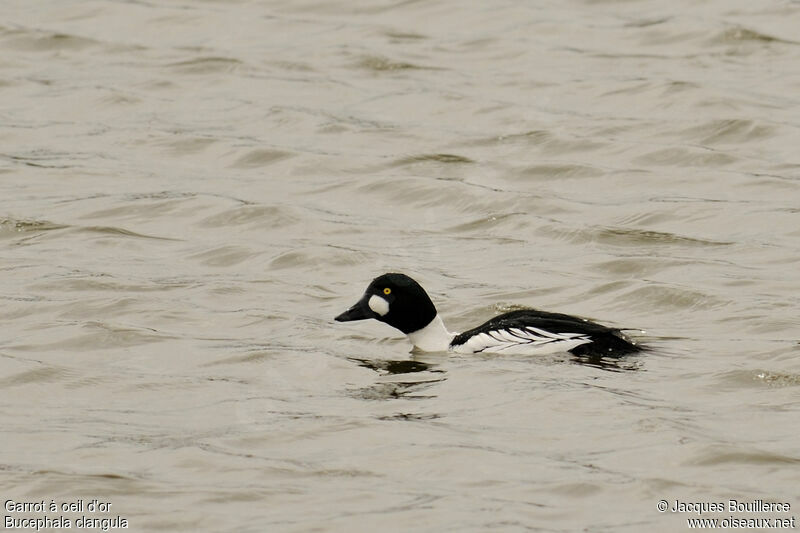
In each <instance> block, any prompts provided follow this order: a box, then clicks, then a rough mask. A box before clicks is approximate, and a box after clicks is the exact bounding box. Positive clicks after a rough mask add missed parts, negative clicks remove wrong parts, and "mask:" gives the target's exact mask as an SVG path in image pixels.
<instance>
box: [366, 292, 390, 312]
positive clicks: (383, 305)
mask: <svg viewBox="0 0 800 533" xmlns="http://www.w3.org/2000/svg"><path fill="white" fill-rule="evenodd" d="M367 305H369V308H370V309H372V310H373V311H374V312H376V313H378V314H379V315H381V316H384V315H385V314H386V313H388V312H389V302H387V301H386V300H384V299H383V298H381V297H380V296H378V295H377V294H373V295H372V296H370V297H369V301H368V302H367Z"/></svg>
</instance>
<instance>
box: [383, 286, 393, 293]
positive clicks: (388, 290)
mask: <svg viewBox="0 0 800 533" xmlns="http://www.w3.org/2000/svg"><path fill="white" fill-rule="evenodd" d="M383 294H392V289H390V288H389V287H386V288H385V289H383Z"/></svg>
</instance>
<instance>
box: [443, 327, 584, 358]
mask: <svg viewBox="0 0 800 533" xmlns="http://www.w3.org/2000/svg"><path fill="white" fill-rule="evenodd" d="M588 342H592V339H591V338H590V337H589V336H588V335H586V334H585V333H551V332H549V331H545V330H543V329H539V328H533V327H525V328H510V329H496V330H491V331H487V332H484V333H479V334H477V335H473V336H472V337H470V338H469V340H468V341H467V342H465V343H464V344H459V345H457V346H453V348H452V349H453V351H454V352H456V353H476V352H483V353H506V354H518V355H535V354H548V353H559V352H566V351H568V350H571V349H573V348H575V347H576V346H580V345H581V344H586V343H588Z"/></svg>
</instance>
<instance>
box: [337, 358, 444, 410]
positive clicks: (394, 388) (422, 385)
mask: <svg viewBox="0 0 800 533" xmlns="http://www.w3.org/2000/svg"><path fill="white" fill-rule="evenodd" d="M347 360H348V361H352V362H354V363H356V364H357V365H358V366H361V367H363V368H368V369H370V370H374V371H375V372H377V373H378V375H379V377H378V378H377V380H376V383H375V384H374V385H370V386H368V387H362V388H360V389H357V390H353V391H351V394H352V395H353V396H355V397H359V398H363V399H366V400H388V399H393V398H405V399H414V400H420V399H430V398H435V395H433V394H432V393H431V390H430V389H431V388H432V387H433V386H434V385H435V384H436V383H438V382H441V381H444V380H446V379H447V377H446V376H445V374H446V371H445V370H443V369H441V368H437V367H438V366H439V365H438V364H433V363H426V362H423V361H418V360H411V359H403V360H386V359H363V358H357V357H348V358H347ZM423 393H425V394H423ZM404 416H405V415H404ZM408 416H409V417H411V415H408ZM436 417H437V416H433V415H425V417H424V418H436Z"/></svg>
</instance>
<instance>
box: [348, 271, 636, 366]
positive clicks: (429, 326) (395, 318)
mask: <svg viewBox="0 0 800 533" xmlns="http://www.w3.org/2000/svg"><path fill="white" fill-rule="evenodd" d="M367 318H374V319H376V320H380V321H381V322H386V323H387V324H389V325H390V326H393V327H395V328H397V329H399V330H400V331H402V332H403V333H405V334H406V335H407V336H408V340H409V341H411V343H412V344H413V345H414V346H416V347H417V348H418V349H420V350H422V351H424V352H439V351H452V352H456V353H466V354H469V353H478V352H484V353H509V354H511V353H513V354H520V355H528V354H530V355H533V354H546V353H557V352H570V353H572V354H575V355H583V356H604V355H609V356H620V355H624V354H627V353H633V352H638V351H641V349H642V348H641V347H639V346H637V345H636V344H635V343H634V342H632V341H631V340H629V339H627V338H626V337H625V336H624V335H623V334H622V333H621V332H620V330H619V329H615V328H610V327H607V326H602V325H600V324H596V323H594V322H590V321H588V320H586V319H583V318H578V317H574V316H570V315H562V314H560V313H547V312H544V311H537V310H535V309H523V310H520V311H511V312H509V313H503V314H502V315H499V316H496V317H494V318H493V319H491V320H489V321H488V322H486V323H484V324H482V325H480V326H478V327H477V328H474V329H471V330H469V331H465V332H464V333H459V334H455V333H450V332H449V331H447V329H446V328H445V326H444V322H442V319H441V317H440V316H439V315H438V314H437V312H436V307H435V306H434V305H433V302H432V301H431V299H430V297H429V296H428V293H426V292H425V289H423V288H422V287H421V286H420V285H419V283H417V282H416V281H414V280H413V279H411V278H410V277H408V276H406V275H405V274H395V273H389V274H384V275H382V276H378V277H377V278H375V279H374V280H372V283H370V284H369V287H367V290H366V292H365V293H364V296H363V297H362V298H361V299H360V300H359V301H358V302H357V303H356V304H355V305H353V306H352V307H351V308H350V309H348V310H347V311H345V312H344V313H342V314H341V315H339V316H337V317H336V318H335V320H336V321H337V322H349V321H351V320H364V319H367Z"/></svg>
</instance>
